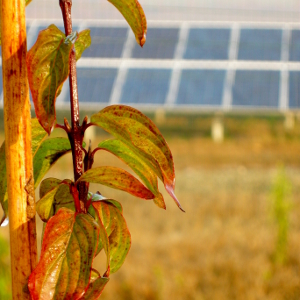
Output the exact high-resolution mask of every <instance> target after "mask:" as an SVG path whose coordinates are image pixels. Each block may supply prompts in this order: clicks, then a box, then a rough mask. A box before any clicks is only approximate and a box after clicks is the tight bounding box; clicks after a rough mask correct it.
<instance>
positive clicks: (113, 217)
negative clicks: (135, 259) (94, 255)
mask: <svg viewBox="0 0 300 300" xmlns="http://www.w3.org/2000/svg"><path fill="white" fill-rule="evenodd" d="M89 212H90V213H91V214H92V215H93V216H95V215H96V216H97V218H95V219H96V220H97V221H98V222H99V219H100V220H101V223H102V224H103V225H104V228H105V230H106V233H107V236H108V240H109V252H110V272H111V273H115V272H116V271H118V270H119V269H120V267H121V266H122V264H123V263H124V261H125V258H126V256H127V254H128V252H129V249H130V246H131V235H130V232H129V230H128V228H127V224H126V221H125V219H124V217H123V214H122V212H121V211H120V210H119V208H118V207H116V206H115V205H113V204H112V203H111V202H109V201H106V200H101V201H93V202H92V204H91V206H90V208H89Z"/></svg>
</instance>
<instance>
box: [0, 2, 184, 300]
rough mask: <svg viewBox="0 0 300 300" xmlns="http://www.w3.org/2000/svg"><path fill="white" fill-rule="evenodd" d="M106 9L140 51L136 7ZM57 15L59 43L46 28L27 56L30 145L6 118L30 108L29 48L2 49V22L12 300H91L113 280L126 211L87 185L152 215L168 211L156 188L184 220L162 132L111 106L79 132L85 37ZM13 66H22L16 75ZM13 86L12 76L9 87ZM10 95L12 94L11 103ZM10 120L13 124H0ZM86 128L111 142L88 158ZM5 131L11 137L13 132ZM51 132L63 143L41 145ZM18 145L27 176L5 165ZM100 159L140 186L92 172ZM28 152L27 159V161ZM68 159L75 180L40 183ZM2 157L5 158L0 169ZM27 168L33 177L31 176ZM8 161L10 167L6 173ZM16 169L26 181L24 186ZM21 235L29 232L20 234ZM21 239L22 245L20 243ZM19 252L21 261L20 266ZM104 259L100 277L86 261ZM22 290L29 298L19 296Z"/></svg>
mask: <svg viewBox="0 0 300 300" xmlns="http://www.w3.org/2000/svg"><path fill="white" fill-rule="evenodd" d="M29 2H30V1H27V4H28V3H29ZM110 2H111V3H112V4H113V5H115V6H116V8H117V9H119V11H120V12H121V13H122V14H123V16H124V17H125V19H126V20H127V22H128V23H129V25H130V26H131V28H132V30H133V32H134V34H135V36H136V40H137V42H138V44H139V45H141V46H143V45H144V43H145V41H146V32H147V25H146V18H145V15H144V12H143V9H142V8H141V6H140V4H139V3H138V2H137V1H136V0H110ZM4 3H6V2H5V1H4ZM59 5H60V7H61V11H62V16H63V20H64V26H65V34H64V33H63V32H61V31H60V30H59V29H58V28H57V27H56V26H55V25H50V26H49V27H48V28H46V29H45V30H42V31H41V32H40V33H39V36H38V39H37V41H36V43H35V44H34V46H33V47H32V48H31V49H30V50H29V52H28V53H27V55H26V64H27V75H28V82H29V86H30V90H31V94H32V98H33V102H34V108H35V114H36V116H37V118H36V119H32V120H31V145H30V143H29V140H30V136H29V137H28V136H27V139H26V138H24V137H25V135H22V133H23V132H24V131H25V130H24V129H22V126H23V127H24V128H30V124H28V122H29V121H28V116H29V115H28V114H26V115H24V116H23V117H22V118H20V117H18V115H15V114H14V113H15V112H14V111H13V110H16V111H17V112H18V111H20V113H22V112H23V107H22V105H21V106H17V107H16V109H14V102H13V101H12V100H13V99H15V101H16V102H17V103H19V102H21V103H22V104H23V102H22V101H24V103H26V107H27V110H26V111H27V112H29V109H28V105H29V99H28V97H23V93H22V92H21V93H20V92H19V91H23V90H24V86H27V77H26V72H25V71H23V73H22V72H21V73H18V71H19V70H23V67H24V65H22V64H23V58H24V57H25V56H24V55H25V54H26V43H25V44H24V43H23V42H22V43H21V45H18V44H17V42H18V39H16V40H14V39H13V42H12V45H13V46H10V47H9V46H8V45H9V42H10V38H9V34H8V32H10V27H9V26H8V21H9V20H6V19H5V18H3V22H2V39H3V40H2V42H3V53H4V55H3V57H4V59H3V61H4V64H3V66H4V91H5V92H4V98H5V105H4V116H5V122H6V123H5V131H6V142H5V144H3V146H2V147H1V150H0V156H1V160H0V166H1V168H0V170H1V173H2V174H1V175H2V182H1V189H0V201H1V204H2V207H3V211H4V218H3V220H2V222H4V221H6V216H7V215H8V216H9V221H10V229H11V249H12V262H11V264H12V279H13V281H12V288H13V299H20V298H22V299H27V298H29V297H30V298H31V299H86V300H88V299H90V300H92V299H98V298H99V297H100V295H101V293H102V291H103V289H104V287H105V286H106V284H107V283H108V281H109V277H110V274H112V273H115V272H116V271H118V270H119V269H120V267H121V266H122V264H123V263H124V260H125V258H126V256H127V254H128V251H129V249H130V246H131V235H130V233H129V230H128V228H127V224H126V221H125V219H124V217H123V208H122V206H121V204H120V203H119V202H117V201H116V200H114V199H111V198H110V197H109V198H107V197H105V196H104V195H102V194H101V193H100V192H96V193H92V192H91V191H90V188H89V185H90V183H96V184H101V185H104V186H108V187H110V188H114V189H118V190H121V191H125V192H127V193H129V194H131V195H133V196H136V197H139V198H141V199H144V200H153V202H154V203H155V204H156V205H157V206H158V207H160V208H163V209H165V208H166V205H165V201H164V197H163V195H162V194H161V193H160V191H159V189H158V178H159V179H160V180H161V181H162V183H163V185H164V187H165V189H166V191H167V192H168V194H169V195H170V196H171V197H172V198H173V199H174V201H175V203H176V204H177V206H178V207H179V208H180V209H181V210H183V209H182V207H181V205H180V203H179V201H178V200H177V198H176V196H175V193H174V189H175V171H174V163H173V156H172V154H171V151H170V149H169V147H168V145H167V143H166V141H165V139H164V138H163V136H162V135H161V133H160V131H159V130H158V128H157V127H156V126H155V125H154V123H153V122H152V121H151V120H150V119H149V118H147V117H146V116H145V115H143V114H142V113H141V112H139V111H138V110H136V109H134V108H131V107H128V106H122V105H114V106H109V107H106V108H104V109H103V110H101V111H99V112H98V113H95V114H93V115H92V116H91V117H90V123H89V122H88V117H85V118H84V119H83V121H82V122H80V115H79V102H78V91H77V77H76V61H77V60H78V59H80V57H81V54H82V53H83V51H84V50H85V49H86V48H87V47H89V46H90V44H91V38H90V34H89V33H90V31H89V30H88V29H87V30H83V31H82V32H79V33H78V32H76V31H75V32H74V31H73V30H72V17H71V6H72V0H60V1H59ZM21 6H22V5H21ZM3 7H4V8H5V7H7V9H8V8H9V10H8V11H5V13H6V14H9V12H10V11H13V12H14V14H13V16H12V18H13V19H14V16H15V15H19V14H20V15H21V16H23V21H24V11H20V12H18V13H16V12H15V11H14V8H16V7H14V6H13V5H12V4H11V3H9V2H7V6H5V5H4V6H3ZM23 8H24V3H23ZM2 9H3V8H2ZM13 21H14V23H12V25H11V27H12V28H16V27H18V26H20V27H22V26H23V27H22V28H23V29H22V30H19V31H20V32H21V33H23V34H24V26H25V25H24V24H25V23H24V22H23V23H22V24H21V25H20V24H18V23H17V21H18V20H15V19H14V20H13ZM19 31H18V30H15V31H14V32H13V33H11V34H12V36H14V35H15V34H18V32H19ZM25 36H26V35H25ZM19 40H20V41H22V40H23V39H22V38H20V39H19ZM24 45H25V46H24ZM18 47H21V49H22V51H21V52H22V53H23V55H21V56H20V55H17V53H18V51H19V50H17V52H16V54H15V55H13V58H10V56H9V53H10V55H11V49H14V48H17V49H18ZM24 51H25V52H24ZM20 58H21V59H20ZM10 61H12V62H10ZM15 64H19V66H20V67H19V68H18V69H16V70H15ZM11 76H14V78H13V80H11ZM68 77H69V83H70V106H71V123H70V124H69V122H68V121H67V119H66V118H65V119H64V123H63V124H59V123H58V122H57V119H56V111H55V101H56V97H57V96H58V95H59V93H60V91H61V89H62V86H63V83H64V81H65V80H66V79H67V78H68ZM10 81H11V82H10ZM16 83H17V84H19V90H18V89H16V87H15V86H14V85H16ZM10 84H12V86H10ZM11 90H13V91H15V92H13V93H11ZM24 93H25V91H24ZM26 94H27V95H28V92H26ZM19 98H20V99H22V101H19ZM26 101H27V102H26ZM24 105H25V104H24ZM8 114H9V116H10V118H7V117H6V116H7V115H8ZM9 119H12V122H11V121H10V120H9ZM26 122H27V123H26ZM90 126H98V127H100V128H102V129H104V130H105V131H107V132H108V133H110V134H111V135H112V136H114V139H108V140H105V141H102V142H101V143H99V145H98V147H96V148H95V149H93V148H92V146H91V141H89V143H88V145H86V144H85V143H83V139H84V134H85V131H86V130H87V129H88V128H89V127H90ZM12 127H13V128H17V130H15V131H11V128H12ZM55 128H58V129H62V130H64V131H65V133H66V135H67V137H53V138H47V136H48V135H50V134H51V132H52V131H53V130H54V129H55ZM20 132H21V135H22V139H23V141H21V142H19V143H16V142H15V141H13V140H12V138H14V139H17V140H18V139H19V136H20ZM26 133H27V134H28V131H26ZM23 144H25V145H27V148H26V149H24V150H25V151H23V152H24V159H23V160H25V164H26V166H25V165H24V163H23V160H22V159H21V160H20V161H19V162H18V163H19V166H16V161H15V160H13V159H12V155H13V153H18V151H19V148H18V149H16V151H15V152H14V151H12V148H13V147H14V146H15V145H16V146H18V145H19V146H21V145H23ZM28 146H31V149H30V148H28ZM103 150H104V151H107V152H109V153H111V154H113V155H114V156H116V157H118V158H119V159H121V160H122V161H123V162H124V163H125V164H127V165H128V166H129V167H130V168H131V169H132V171H133V172H135V173H136V174H137V175H138V177H139V178H140V180H141V181H140V180H138V179H137V178H136V177H134V176H133V175H132V174H131V173H129V172H128V171H125V170H123V169H121V168H117V167H112V166H107V165H106V166H100V167H94V162H95V154H96V153H98V152H100V153H102V152H104V151H103ZM28 152H32V157H33V158H32V157H31V155H28ZM69 152H71V153H72V162H73V163H72V167H73V175H74V178H73V179H72V180H71V179H65V178H62V179H58V178H52V177H50V178H46V179H43V178H44V176H45V175H46V173H47V172H48V171H49V169H50V168H51V166H52V165H53V164H54V163H55V162H56V161H57V160H58V159H60V158H61V157H62V156H64V155H65V154H67V153H69ZM5 157H8V158H7V159H6V162H5ZM18 157H19V156H18ZM32 159H33V174H32V170H31V169H30V164H31V163H32ZM8 161H9V162H11V164H7V162H8ZM23 166H25V174H26V176H27V177H25V180H24V181H23V179H22V176H23V175H22V172H23V171H22V170H23V169H22V168H23ZM15 170H17V172H18V173H17V175H15V173H14V172H15ZM6 173H7V175H8V177H7V178H8V181H6ZM12 175H14V176H12ZM19 180H21V181H22V182H24V186H21V189H15V185H16V182H18V181H19ZM38 186H39V194H40V199H39V200H38V201H37V203H36V211H37V213H38V215H39V217H40V218H41V220H42V221H43V222H44V225H43V238H42V249H41V255H40V259H39V262H38V263H37V265H36V253H37V251H36V247H35V244H36V241H35V202H34V189H35V188H37V187H38ZM14 190H18V191H19V190H20V192H21V193H23V194H25V197H22V201H21V196H20V197H18V196H17V194H14V193H13V191H14ZM25 192H26V193H25ZM105 195H106V194H105ZM18 206H23V209H22V212H20V211H19V210H18ZM21 213H22V215H21ZM27 220H28V221H27ZM24 226H26V227H24ZM27 227H28V228H27ZM14 228H17V229H18V230H14ZM21 228H26V229H25V230H23V231H22V230H19V229H21ZM16 233H17V234H16ZM25 235H26V237H25V239H26V243H23V240H24V236H25ZM20 250H21V251H23V252H24V254H25V255H24V257H22V252H20ZM102 250H103V251H102ZM101 251H102V252H104V253H105V255H106V263H105V271H104V272H103V273H101V274H100V272H99V271H98V270H96V269H95V268H94V266H93V261H94V259H95V258H96V256H97V255H98V254H99V253H100V252H101ZM20 257H22V260H20ZM21 261H22V262H21ZM20 262H21V264H23V265H22V266H21V265H20ZM26 264H27V265H26ZM28 270H31V271H30V276H29V278H28V276H26V274H28ZM28 275H29V274H28ZM27 280H28V288H25V287H24V286H27ZM29 294H30V295H29Z"/></svg>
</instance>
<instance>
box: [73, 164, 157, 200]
mask: <svg viewBox="0 0 300 300" xmlns="http://www.w3.org/2000/svg"><path fill="white" fill-rule="evenodd" d="M79 181H86V182H91V183H100V184H103V185H106V186H109V187H111V188H114V189H118V190H122V191H125V192H127V193H129V194H131V195H133V196H136V197H139V198H143V199H147V200H148V199H153V198H154V195H153V193H152V192H151V191H149V190H148V189H147V188H146V187H145V186H144V185H143V184H142V183H140V182H139V181H138V180H137V179H136V178H135V177H133V176H132V175H131V174H130V173H128V172H126V171H124V170H122V169H119V168H115V167H98V168H93V169H90V170H88V171H86V172H85V173H83V174H82V176H81V177H80V178H79V179H78V181H77V182H79Z"/></svg>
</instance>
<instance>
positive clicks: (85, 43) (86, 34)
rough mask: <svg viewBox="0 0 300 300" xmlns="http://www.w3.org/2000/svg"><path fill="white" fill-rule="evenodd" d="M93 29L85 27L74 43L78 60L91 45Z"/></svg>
mask: <svg viewBox="0 0 300 300" xmlns="http://www.w3.org/2000/svg"><path fill="white" fill-rule="evenodd" d="M91 42H92V40H91V30H90V29H85V30H83V31H81V32H79V34H78V37H77V40H76V42H75V44H74V47H75V53H76V60H78V59H79V58H80V57H81V55H82V53H83V51H84V50H85V49H87V48H88V47H90V46H91Z"/></svg>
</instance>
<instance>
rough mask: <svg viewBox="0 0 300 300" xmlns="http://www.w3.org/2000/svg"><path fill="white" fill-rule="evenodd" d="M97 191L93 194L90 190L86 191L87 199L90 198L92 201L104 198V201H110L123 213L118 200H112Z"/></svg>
mask: <svg viewBox="0 0 300 300" xmlns="http://www.w3.org/2000/svg"><path fill="white" fill-rule="evenodd" d="M98 193H99V192H97V193H96V194H93V193H91V192H89V193H88V199H91V200H92V201H100V200H105V201H106V202H110V203H111V204H113V205H114V206H115V207H117V208H118V209H119V211H120V212H121V213H123V207H122V205H121V204H120V202H118V201H116V200H113V199H108V198H105V197H103V196H102V195H101V194H98Z"/></svg>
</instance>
